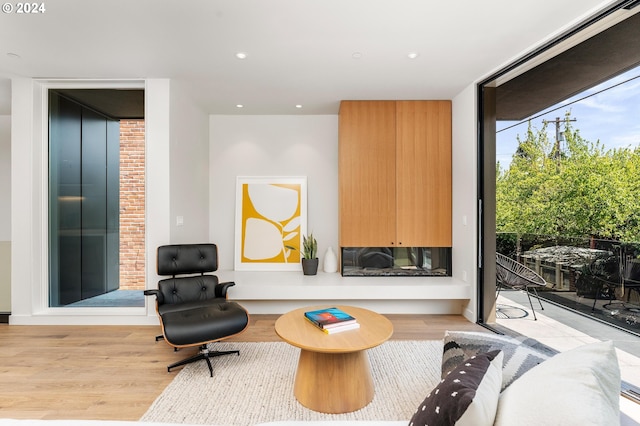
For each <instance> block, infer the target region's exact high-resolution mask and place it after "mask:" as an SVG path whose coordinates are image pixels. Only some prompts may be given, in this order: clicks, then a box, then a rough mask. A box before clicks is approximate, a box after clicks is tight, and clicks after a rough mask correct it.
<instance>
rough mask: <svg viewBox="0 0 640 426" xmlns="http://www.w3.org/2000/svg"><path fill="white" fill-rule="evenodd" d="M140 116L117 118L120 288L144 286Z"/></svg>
mask: <svg viewBox="0 0 640 426" xmlns="http://www.w3.org/2000/svg"><path fill="white" fill-rule="evenodd" d="M144 140H145V139H144V120H120V289H121V290H143V289H144V288H145V276H144V272H145V267H144V265H145V250H144V247H145V244H144V234H145V222H144V219H145V214H144V209H145V198H144V196H145V190H144V189H145V184H144V176H145V174H144V171H145V152H144Z"/></svg>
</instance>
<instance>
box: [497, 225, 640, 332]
mask: <svg viewBox="0 0 640 426" xmlns="http://www.w3.org/2000/svg"><path fill="white" fill-rule="evenodd" d="M496 251H498V252H499V253H502V254H504V255H506V256H509V257H511V258H512V259H515V260H517V261H518V262H520V263H522V264H524V265H525V266H527V267H529V268H531V269H533V270H534V271H536V272H537V273H538V274H539V275H541V276H542V277H543V278H544V279H545V281H547V287H546V288H545V289H544V290H545V291H542V292H540V296H541V297H544V298H546V299H548V300H551V301H554V302H557V303H559V304H562V305H565V306H567V307H571V308H573V309H578V310H580V311H582V312H584V313H588V314H589V315H594V316H601V317H602V318H600V319H604V320H606V321H608V322H615V321H617V322H622V323H623V327H624V328H629V326H630V328H631V329H632V330H634V331H637V332H640V243H638V242H622V241H615V240H604V239H596V238H571V237H562V236H546V235H532V234H514V233H499V234H497V235H496Z"/></svg>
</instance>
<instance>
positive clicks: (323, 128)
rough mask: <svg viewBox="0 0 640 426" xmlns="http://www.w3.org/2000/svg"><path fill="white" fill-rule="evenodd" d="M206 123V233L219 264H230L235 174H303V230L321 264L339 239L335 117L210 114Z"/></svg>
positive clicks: (232, 240)
mask: <svg viewBox="0 0 640 426" xmlns="http://www.w3.org/2000/svg"><path fill="white" fill-rule="evenodd" d="M209 123H210V124H209V127H210V135H211V137H210V185H211V192H210V194H211V195H210V200H211V201H210V204H211V207H210V216H211V219H210V220H211V221H210V236H211V242H213V243H216V244H217V245H218V250H219V260H220V269H222V270H225V269H226V270H231V269H233V264H234V259H233V257H234V245H235V242H234V235H235V232H234V229H235V228H234V227H235V219H234V215H235V195H236V193H235V191H236V177H237V176H306V177H307V195H308V200H307V206H308V213H307V229H308V231H310V232H313V234H314V236H315V237H316V238H317V240H318V253H319V257H320V262H321V263H320V264H322V258H323V255H324V253H325V251H326V249H327V247H329V246H332V247H333V249H334V250H337V244H338V116H337V115H316V116H313V115H311V116H310V115H301V116H292V115H286V116H282V115H271V116H246V115H245V116H240V115H237V116H236V115H233V116H226V115H212V116H210V119H209Z"/></svg>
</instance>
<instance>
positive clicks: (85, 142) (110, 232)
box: [49, 90, 120, 307]
mask: <svg viewBox="0 0 640 426" xmlns="http://www.w3.org/2000/svg"><path fill="white" fill-rule="evenodd" d="M119 134H120V124H119V121H118V120H114V119H111V118H109V117H106V116H103V115H101V114H99V113H97V112H95V111H93V110H91V109H88V108H86V107H84V106H82V105H80V104H78V103H76V102H74V101H72V100H70V99H68V98H65V97H64V96H61V95H59V94H58V93H56V92H55V91H53V90H51V91H50V92H49V283H50V284H49V306H52V307H59V306H66V305H69V304H71V303H74V302H77V301H80V300H84V299H87V298H90V297H93V296H97V295H100V294H105V293H108V292H110V291H113V290H116V289H118V287H119V173H120V171H119V162H120V158H119V157H120V156H119V150H120V148H119V143H120V135H119Z"/></svg>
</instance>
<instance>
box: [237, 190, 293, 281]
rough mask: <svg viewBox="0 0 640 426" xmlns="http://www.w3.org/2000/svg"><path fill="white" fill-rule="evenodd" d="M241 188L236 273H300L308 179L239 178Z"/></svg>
mask: <svg viewBox="0 0 640 426" xmlns="http://www.w3.org/2000/svg"><path fill="white" fill-rule="evenodd" d="M237 187H238V188H237V192H238V194H237V198H238V200H237V205H236V215H237V217H236V221H237V222H236V269H237V270H299V269H300V259H301V255H300V246H301V240H302V235H303V234H304V228H305V227H306V211H305V210H306V208H305V207H306V178H268V177H267V178H250V177H246V178H240V177H239V178H238V183H237ZM238 224H239V225H240V226H238Z"/></svg>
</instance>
